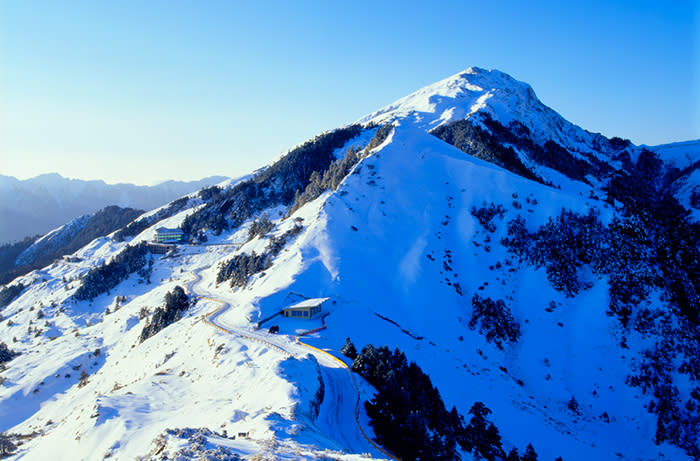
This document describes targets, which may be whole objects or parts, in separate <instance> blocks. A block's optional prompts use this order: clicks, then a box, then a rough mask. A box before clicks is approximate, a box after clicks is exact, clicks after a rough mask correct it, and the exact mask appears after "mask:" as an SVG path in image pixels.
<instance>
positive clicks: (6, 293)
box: [0, 282, 25, 309]
mask: <svg viewBox="0 0 700 461" xmlns="http://www.w3.org/2000/svg"><path fill="white" fill-rule="evenodd" d="M24 288H25V287H24V285H22V283H21V282H17V283H15V284H13V285H7V286H5V287H3V289H2V290H0V309H2V308H4V307H6V306H9V305H10V303H11V302H12V301H14V300H15V299H17V297H18V296H19V295H21V294H22V291H23V290H24Z"/></svg>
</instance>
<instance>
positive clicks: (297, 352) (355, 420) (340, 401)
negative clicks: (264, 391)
mask: <svg viewBox="0 0 700 461" xmlns="http://www.w3.org/2000/svg"><path fill="white" fill-rule="evenodd" d="M201 270H203V269H197V270H195V271H194V272H192V274H193V275H194V278H193V279H192V280H191V281H189V282H187V284H186V287H187V292H188V293H189V294H190V295H191V296H195V297H197V298H199V299H206V300H209V301H212V302H214V303H217V304H219V307H218V308H217V309H215V310H214V311H212V312H210V313H208V314H206V315H205V316H204V319H203V321H204V322H205V323H207V324H208V325H211V326H212V327H214V328H216V329H218V330H219V331H221V332H223V333H226V334H231V335H235V336H237V337H240V338H244V339H247V340H249V341H254V342H257V343H261V344H264V345H266V346H268V347H270V348H272V349H274V350H277V351H278V352H280V353H281V354H284V355H287V356H289V357H296V358H299V357H304V356H306V355H307V354H309V353H311V354H313V356H314V357H316V360H317V361H318V364H319V366H320V371H321V377H322V379H323V383H324V390H325V392H324V398H323V402H322V404H321V408H320V409H319V414H318V417H317V418H316V420H315V422H316V428H317V429H318V430H319V432H321V433H322V434H324V435H325V436H327V437H328V438H330V439H332V440H333V441H335V442H336V443H338V444H339V445H340V446H341V447H342V448H343V449H344V450H346V451H347V452H350V453H371V454H372V456H386V457H388V458H389V459H394V460H397V459H398V458H396V457H394V456H392V455H391V454H389V453H387V452H386V451H385V450H384V449H383V448H381V447H380V446H379V445H377V444H376V443H375V442H374V441H373V440H371V439H370V437H368V436H367V434H366V433H365V431H364V429H363V428H362V425H361V424H360V420H359V409H360V391H359V388H358V386H357V382H356V381H355V377H354V376H353V374H352V371H351V370H350V369H349V368H348V366H347V365H346V364H345V362H343V361H342V360H340V359H339V358H337V357H335V356H333V355H332V354H330V353H328V352H326V351H324V350H321V349H318V348H316V347H313V346H310V345H308V344H305V343H303V342H301V341H299V338H298V337H294V338H293V339H292V337H290V336H287V335H270V334H268V333H265V330H254V329H252V328H250V329H242V328H235V327H231V326H227V325H223V324H221V323H220V322H219V320H218V319H219V317H220V316H221V314H223V313H224V312H226V311H227V310H228V309H230V308H231V304H230V303H228V302H227V301H224V300H220V299H218V298H216V295H214V294H212V293H210V292H208V291H207V290H206V289H204V288H202V287H199V286H198V285H199V284H200V282H201V280H202V278H201V276H200V272H201Z"/></svg>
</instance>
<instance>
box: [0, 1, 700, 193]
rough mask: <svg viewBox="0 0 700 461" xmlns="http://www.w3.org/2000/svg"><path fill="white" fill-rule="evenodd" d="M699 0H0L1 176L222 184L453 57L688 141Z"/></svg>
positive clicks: (629, 133) (629, 131)
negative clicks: (214, 178) (216, 179)
mask: <svg viewBox="0 0 700 461" xmlns="http://www.w3.org/2000/svg"><path fill="white" fill-rule="evenodd" d="M699 31H700V2H698V1H690V0H688V1H685V0H674V1H670V0H669V1H658V0H657V1H646V0H635V1H626V2H625V1H612V0H608V1H597V0H591V1H586V2H562V1H547V2H545V1H529V2H523V1H493V2H483V1H481V2H474V1H467V0H463V1H433V2H414V1H406V0H404V1H382V2H376V1H375V2H370V1H353V2H335V1H298V2H292V1H276V2H272V1H271V2H262V1H261V2H257V1H256V2H234V1H220V2H219V1H178V0H170V1H153V0H152V1H147V2H143V1H131V0H124V1H119V2H106V1H94V2H93V1H87V0H86V1H75V2H70V1H63V2H58V1H52V2H48V1H46V2H44V1H9V0H0V174H5V175H12V176H17V177H19V178H27V177H31V176H35V175H37V174H40V173H46V172H52V171H56V172H58V173H60V174H62V175H64V176H68V177H73V178H84V179H104V180H106V181H107V182H119V181H123V182H135V183H139V184H152V183H155V182H158V181H161V180H165V179H195V178H200V177H204V176H207V175H213V174H221V175H228V176H237V175H241V174H245V173H248V172H250V171H251V170H252V169H254V168H257V167H259V166H260V165H262V164H264V163H266V162H268V161H269V160H271V159H273V158H275V157H276V156H278V155H279V154H280V153H281V152H282V151H284V150H286V149H288V148H289V147H291V146H293V145H295V144H297V143H299V142H302V141H304V140H306V139H308V138H309V137H311V136H313V135H315V134H317V133H319V132H321V131H323V130H327V129H332V128H335V127H337V126H339V125H343V124H346V123H350V122H352V121H354V120H356V119H358V118H359V117H361V116H362V115H365V114H367V113H369V112H372V111H374V110H375V109H378V108H379V107H381V106H383V105H385V104H388V103H390V102H392V101H393V100H395V99H398V98H400V97H402V96H405V95H406V94H408V93H410V92H412V91H415V90H416V89H418V88H420V87H421V86H424V85H427V84H429V83H432V82H434V81H437V80H440V79H442V78H444V77H447V76H449V75H452V74H454V73H457V72H459V71H461V70H463V69H465V68H467V67H469V66H479V67H484V68H496V69H499V70H502V71H504V72H507V73H509V74H511V75H512V76H513V77H515V78H516V79H519V80H523V81H526V82H528V83H530V84H531V85H532V87H533V88H534V89H535V92H536V93H537V95H538V96H539V98H540V99H541V100H542V101H543V102H544V103H545V104H547V105H549V106H550V107H552V108H554V109H555V110H557V111H558V112H560V113H561V114H562V115H563V116H564V117H565V118H567V119H569V120H571V121H572V122H574V123H576V124H579V125H581V126H583V127H584V128H586V129H588V130H590V131H598V132H601V133H603V134H604V135H606V136H620V137H625V138H629V139H631V140H632V141H633V142H635V143H646V144H659V143H665V142H672V141H680V140H687V139H695V138H700V62H699V60H700V58H698V57H699V56H700V32H699Z"/></svg>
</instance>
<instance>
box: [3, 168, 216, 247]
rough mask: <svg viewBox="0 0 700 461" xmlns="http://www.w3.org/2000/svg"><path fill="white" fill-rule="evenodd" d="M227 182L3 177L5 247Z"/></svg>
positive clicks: (207, 179) (47, 176) (211, 180)
mask: <svg viewBox="0 0 700 461" xmlns="http://www.w3.org/2000/svg"><path fill="white" fill-rule="evenodd" d="M225 179H227V178H226V177H224V176H210V177H208V178H204V179H201V180H199V181H187V182H183V181H166V182H163V183H161V184H158V185H155V186H137V185H134V184H106V183H105V182H104V181H101V180H95V181H84V180H80V179H68V178H64V177H62V176H61V175H59V174H57V173H50V174H43V175H40V176H37V177H35V178H30V179H26V180H19V179H17V178H14V177H12V176H3V175H0V217H2V218H1V219H0V244H1V243H6V242H11V241H15V240H19V239H22V238H24V237H27V236H29V235H39V234H45V233H46V232H48V231H50V230H51V229H53V228H56V227H58V226H61V225H63V224H65V223H66V222H68V221H71V220H73V219H75V218H77V217H79V216H82V215H85V214H89V213H95V212H96V211H98V210H100V209H102V208H104V207H106V206H109V205H116V206H119V207H124V208H126V207H128V208H138V209H143V210H151V209H153V208H157V207H159V206H161V205H164V204H166V203H168V202H170V201H171V200H173V199H176V198H178V197H181V196H183V195H185V194H188V193H190V192H194V191H196V190H198V189H201V188H203V187H206V186H212V185H214V184H217V183H220V182H221V181H224V180H225Z"/></svg>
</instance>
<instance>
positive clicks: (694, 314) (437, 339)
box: [0, 68, 700, 460]
mask: <svg viewBox="0 0 700 461" xmlns="http://www.w3.org/2000/svg"><path fill="white" fill-rule="evenodd" d="M654 151H657V152H658V151H659V150H658V149H656V150H655V149H651V148H645V147H643V146H634V145H632V144H631V143H630V142H629V141H624V140H621V139H616V138H613V139H610V140H609V139H606V138H604V137H603V136H602V135H599V134H593V133H589V132H587V131H585V130H583V129H581V128H579V127H577V126H575V125H573V124H571V123H569V122H567V121H566V120H565V119H564V118H562V117H561V116H560V115H558V114H556V113H555V112H554V111H552V110H551V109H549V108H547V107H546V106H544V105H543V104H542V103H541V102H540V101H539V100H537V98H536V96H535V94H534V92H533V91H532V89H531V88H530V87H529V86H528V85H526V84H524V83H521V82H517V81H515V80H514V79H512V78H511V77H509V76H508V75H506V74H504V73H502V72H498V71H487V70H483V69H478V68H471V69H468V70H467V71H465V72H462V73H459V74H457V75H455V76H453V77H450V78H448V79H446V80H443V81H441V82H438V83H436V84H434V85H431V86H428V87H426V88H424V89H421V90H419V91H418V92H416V93H414V94H413V95H410V96H408V97H406V98H403V99H401V100H399V101H397V102H396V103H394V104H391V105H389V106H387V107H386V108H384V109H381V110H379V111H377V112H375V113H373V114H371V115H369V116H367V117H364V118H362V119H361V120H359V121H358V122H357V123H355V124H353V125H348V126H345V127H341V128H339V129H337V130H333V131H329V132H326V133H322V134H321V135H319V136H317V137H316V138H314V139H312V140H309V141H308V142H307V143H304V144H302V145H300V146H297V147H295V148H293V149H291V150H290V151H289V152H287V153H286V154H285V155H283V156H282V157H281V158H280V159H279V160H277V161H276V162H274V163H272V164H270V165H268V166H266V167H265V168H263V169H261V170H259V171H258V172H256V173H255V174H253V175H252V176H250V177H246V178H242V179H240V180H237V181H230V182H229V183H226V184H224V185H222V186H220V187H212V188H207V189H203V190H202V191H200V192H199V193H193V194H190V195H187V196H185V197H182V198H181V199H179V200H176V201H174V202H172V203H170V204H168V205H166V206H163V207H161V208H158V209H155V210H153V211H152V212H150V213H146V214H144V215H142V216H141V217H139V218H138V219H137V220H135V221H133V222H132V223H130V224H129V225H128V226H126V227H125V228H123V229H122V230H120V231H118V232H116V233H114V234H111V236H107V237H102V238H98V239H96V240H94V241H92V242H91V243H89V244H88V245H86V246H85V247H83V248H81V249H80V250H78V251H77V252H76V253H75V258H72V262H69V261H61V262H56V263H54V264H52V265H50V266H48V267H46V268H43V269H41V270H37V271H33V272H32V273H29V274H27V275H25V276H23V277H20V278H18V279H16V280H14V281H13V282H12V283H11V284H8V286H6V287H5V288H4V289H3V290H2V291H1V292H0V305H2V306H5V307H4V308H3V310H2V318H3V321H2V323H1V325H2V329H0V342H3V343H5V344H6V346H7V348H4V347H2V345H0V349H1V350H0V357H1V358H2V359H3V362H4V364H5V366H6V369H5V370H4V371H3V372H2V373H1V374H0V376H1V377H2V378H1V379H2V387H0V430H2V431H4V432H5V435H4V436H3V437H1V438H0V442H3V443H8V442H9V443H11V444H14V445H16V447H15V448H14V449H12V450H10V451H13V452H14V453H15V454H16V456H17V457H18V458H23V459H45V458H46V457H49V456H51V457H57V456H58V457H61V455H62V454H64V455H65V456H64V457H65V458H66V459H68V458H70V459H75V458H82V459H93V458H99V457H112V458H116V459H134V458H137V457H142V458H144V459H175V458H177V459H200V458H207V457H209V458H210V459H217V458H216V457H219V459H240V458H243V459H317V458H326V459H344V460H357V459H367V458H383V459H392V458H393V459H396V458H397V457H402V458H404V459H406V458H408V457H416V456H418V457H420V458H421V459H452V458H462V459H472V458H474V459H477V458H480V457H484V458H486V459H506V457H507V458H508V459H533V458H532V454H533V452H534V451H536V452H537V454H538V455H539V459H554V458H556V457H558V456H561V457H563V458H564V459H567V460H571V459H573V460H576V459H582V460H583V459H590V458H596V459H605V460H608V459H609V460H613V459H620V458H622V459H649V460H651V459H692V458H693V457H697V456H698V453H699V451H698V448H699V447H698V438H697V434H698V433H699V432H700V425H699V424H700V416H699V415H700V391H699V390H698V389H700V384H699V381H700V363H698V360H697V357H698V356H700V344H699V343H698V340H697V338H698V336H697V331H698V324H699V323H700V317H699V316H698V305H700V302H699V299H698V293H700V285H699V284H700V270H699V264H700V263H699V261H700V258H699V257H698V244H699V243H700V242H698V239H699V238H700V232H699V231H698V224H697V222H694V221H692V220H689V219H688V218H687V217H686V211H685V210H684V209H683V207H682V206H681V205H680V204H679V203H678V201H677V200H676V199H675V198H674V194H676V192H677V190H676V189H673V188H669V187H670V186H669V184H672V183H673V181H675V180H677V178H679V177H680V176H683V177H686V176H684V175H685V173H682V172H681V173H679V171H680V170H678V171H675V170H673V171H672V168H673V167H674V164H673V163H672V162H668V161H666V162H665V163H664V158H663V156H662V158H661V159H659V158H658V157H657V156H655V154H654ZM676 168H678V167H676ZM674 171H675V173H674ZM671 173H673V174H671ZM679 174H680V176H679ZM669 175H670V176H669ZM674 178H675V179H674ZM686 179H687V181H689V186H690V187H695V186H697V181H696V179H694V176H687V177H686ZM669 181H671V183H669ZM693 181H695V183H694V184H690V183H692V182H693ZM159 227H167V228H173V227H179V228H180V229H181V230H182V231H183V233H184V237H185V239H186V241H187V242H188V244H185V245H179V246H178V247H177V249H176V250H175V251H171V252H169V253H168V254H166V255H161V254H160V253H158V254H156V251H157V249H156V248H154V247H153V246H152V245H150V244H148V243H147V242H149V241H151V240H152V239H153V238H154V236H155V234H156V229H157V228H159ZM178 287H181V288H178ZM181 289H182V290H181ZM324 298H328V299H327V300H326V301H325V302H324V303H323V305H322V309H323V311H322V312H323V315H320V316H316V317H315V318H312V319H310V320H306V319H303V315H301V311H297V312H299V313H300V314H299V315H298V316H297V315H293V314H291V312H292V311H289V312H290V316H286V315H279V314H280V311H281V310H282V309H283V308H286V307H289V306H291V305H294V304H296V303H297V302H298V301H300V300H304V299H308V300H310V301H309V302H312V301H311V300H317V301H313V302H316V303H318V302H320V300H319V299H321V300H322V299H324ZM270 326H276V327H278V329H279V332H278V333H276V334H273V333H270V332H269V331H268V327H270ZM346 338H349V339H350V341H351V342H352V344H354V345H355V346H356V348H357V350H358V352H360V355H359V356H358V357H357V358H356V359H355V360H354V361H353V360H351V359H350V358H348V357H346V356H344V355H343V353H341V349H342V350H343V351H345V352H346V353H348V354H350V355H352V353H351V352H350V350H351V348H350V347H349V344H350V343H349V342H346V341H347V340H346ZM370 344H371V345H373V346H375V348H374V349H373V348H365V347H364V346H366V345H370ZM384 345H386V346H388V348H389V349H388V350H384V349H379V346H384ZM396 350H400V351H402V353H403V354H405V358H406V359H407V360H408V361H410V362H415V364H416V365H417V367H416V366H408V364H407V363H404V362H403V359H402V357H403V355H401V354H400V353H398V352H392V351H396ZM13 353H14V355H13ZM350 368H352V370H354V371H351V370H350ZM423 373H425V375H423ZM426 375H427V376H428V377H429V381H426V380H427V378H425V376H426ZM433 386H434V387H433ZM367 401H370V402H371V404H370V405H365V402H367ZM443 404H444V405H443ZM450 408H453V410H452V411H447V409H450ZM3 446H6V445H3ZM526 447H527V448H526ZM533 447H534V449H533ZM1 448H2V447H0V449H1ZM10 448H12V447H10ZM513 450H517V451H518V452H519V453H520V454H521V455H523V457H522V458H520V457H515V456H517V455H516V454H515V452H514V451H513Z"/></svg>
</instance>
